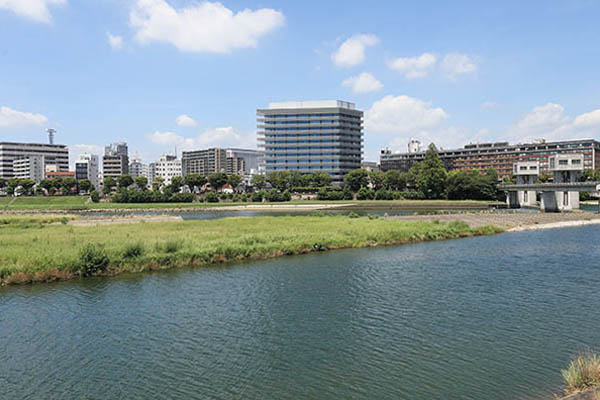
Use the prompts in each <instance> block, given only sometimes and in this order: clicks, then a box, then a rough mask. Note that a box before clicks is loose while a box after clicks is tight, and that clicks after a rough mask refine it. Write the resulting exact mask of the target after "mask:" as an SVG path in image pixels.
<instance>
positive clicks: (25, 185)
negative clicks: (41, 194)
mask: <svg viewBox="0 0 600 400" xmlns="http://www.w3.org/2000/svg"><path fill="white" fill-rule="evenodd" d="M18 184H19V186H20V187H21V194H23V195H26V196H28V195H31V194H32V189H33V187H34V186H35V181H34V180H33V179H29V178H27V179H19V180H18Z"/></svg>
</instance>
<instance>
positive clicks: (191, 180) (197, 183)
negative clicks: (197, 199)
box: [183, 174, 207, 192]
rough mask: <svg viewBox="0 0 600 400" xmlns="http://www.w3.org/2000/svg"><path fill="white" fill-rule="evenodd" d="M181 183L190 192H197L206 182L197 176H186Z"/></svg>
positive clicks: (202, 177) (204, 178)
mask: <svg viewBox="0 0 600 400" xmlns="http://www.w3.org/2000/svg"><path fill="white" fill-rule="evenodd" d="M183 181H184V182H185V184H186V185H187V187H189V188H190V190H191V191H192V192H198V191H199V190H200V188H201V187H202V186H204V185H206V182H207V180H206V177H204V176H202V175H198V174H187V175H186V176H185V178H184V179H183Z"/></svg>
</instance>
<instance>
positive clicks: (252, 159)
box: [227, 149, 264, 175]
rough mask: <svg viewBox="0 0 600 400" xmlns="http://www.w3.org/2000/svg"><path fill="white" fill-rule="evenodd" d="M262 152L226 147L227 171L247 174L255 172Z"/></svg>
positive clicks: (260, 160)
mask: <svg viewBox="0 0 600 400" xmlns="http://www.w3.org/2000/svg"><path fill="white" fill-rule="evenodd" d="M263 157H264V154H263V152H262V151H259V150H249V149H227V173H228V174H233V173H236V174H241V175H247V174H249V173H252V172H253V173H256V172H257V171H258V168H259V166H260V164H261V163H262V161H263Z"/></svg>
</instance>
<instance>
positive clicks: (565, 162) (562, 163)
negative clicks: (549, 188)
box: [541, 153, 583, 212]
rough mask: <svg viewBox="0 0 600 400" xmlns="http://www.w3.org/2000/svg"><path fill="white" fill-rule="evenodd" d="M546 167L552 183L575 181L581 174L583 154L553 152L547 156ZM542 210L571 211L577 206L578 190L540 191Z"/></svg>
mask: <svg viewBox="0 0 600 400" xmlns="http://www.w3.org/2000/svg"><path fill="white" fill-rule="evenodd" d="M548 169H549V171H550V173H552V174H553V175H554V183H576V182H578V180H579V178H581V176H582V175H583V154H575V153H574V154H555V155H552V156H550V157H548ZM541 199H542V202H541V209H542V210H544V211H550V212H556V211H571V210H576V209H578V208H579V192H575V191H567V192H542V197H541Z"/></svg>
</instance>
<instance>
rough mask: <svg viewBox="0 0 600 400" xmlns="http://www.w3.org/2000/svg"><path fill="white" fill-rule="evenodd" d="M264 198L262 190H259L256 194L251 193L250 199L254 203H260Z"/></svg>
mask: <svg viewBox="0 0 600 400" xmlns="http://www.w3.org/2000/svg"><path fill="white" fill-rule="evenodd" d="M264 196H265V192H264V190H259V191H258V192H254V193H252V197H251V199H252V201H253V202H254V203H260V202H262V201H263V197H264Z"/></svg>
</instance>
